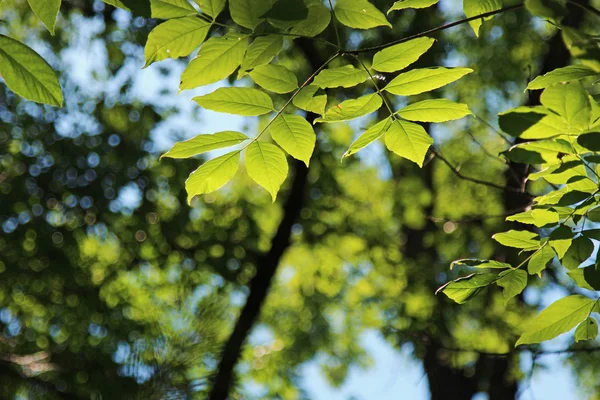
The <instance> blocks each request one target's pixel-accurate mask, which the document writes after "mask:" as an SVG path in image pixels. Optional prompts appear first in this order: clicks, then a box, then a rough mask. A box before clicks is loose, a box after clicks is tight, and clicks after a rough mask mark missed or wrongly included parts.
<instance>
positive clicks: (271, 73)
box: [250, 64, 298, 93]
mask: <svg viewBox="0 0 600 400" xmlns="http://www.w3.org/2000/svg"><path fill="white" fill-rule="evenodd" d="M250 77H251V78H252V80H254V82H256V84H257V85H259V86H260V87H262V88H263V89H266V90H270V91H271V92H275V93H289V92H291V91H293V90H296V89H298V78H296V75H294V73H293V72H292V71H290V70H289V69H287V68H286V67H283V66H281V65H273V64H268V65H261V66H260V67H256V68H254V70H252V72H250Z"/></svg>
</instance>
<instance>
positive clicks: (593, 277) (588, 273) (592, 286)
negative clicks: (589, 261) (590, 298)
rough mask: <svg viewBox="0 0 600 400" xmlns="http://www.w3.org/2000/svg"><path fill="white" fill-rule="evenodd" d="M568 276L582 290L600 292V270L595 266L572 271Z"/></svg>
mask: <svg viewBox="0 0 600 400" xmlns="http://www.w3.org/2000/svg"><path fill="white" fill-rule="evenodd" d="M567 275H569V276H570V277H571V279H573V280H574V281H575V283H577V285H578V286H579V287H580V288H582V289H587V290H593V291H596V290H600V270H598V269H596V266H595V265H589V266H585V267H582V268H576V269H572V270H570V271H569V272H567Z"/></svg>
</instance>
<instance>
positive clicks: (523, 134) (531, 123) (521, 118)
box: [498, 106, 569, 139]
mask: <svg viewBox="0 0 600 400" xmlns="http://www.w3.org/2000/svg"><path fill="white" fill-rule="evenodd" d="M498 124H499V125H500V129H502V130H503V131H504V132H506V133H508V134H509V135H511V136H514V137H520V138H522V139H545V138H550V137H553V136H557V135H560V134H564V133H567V132H568V131H569V126H568V124H567V123H566V121H564V120H563V118H561V117H559V116H558V115H556V114H554V113H552V112H550V111H548V110H547V109H546V108H545V107H542V106H536V107H517V108H513V109H511V110H508V111H505V112H502V113H500V114H498Z"/></svg>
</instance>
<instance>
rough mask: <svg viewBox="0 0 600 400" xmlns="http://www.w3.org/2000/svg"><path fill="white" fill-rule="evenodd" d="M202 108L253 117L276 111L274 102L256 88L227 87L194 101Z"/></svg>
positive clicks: (196, 98)
mask: <svg viewBox="0 0 600 400" xmlns="http://www.w3.org/2000/svg"><path fill="white" fill-rule="evenodd" d="M193 100H194V101H195V102H196V103H198V104H199V105H200V106H201V107H203V108H206V109H207V110H213V111H218V112H223V113H228V114H236V115H244V116H247V117H252V116H256V115H263V114H267V113H270V112H271V111H275V110H274V109H273V100H271V98H270V97H269V96H268V95H267V94H266V93H264V92H261V91H260V90H258V89H254V88H244V87H225V88H219V89H217V90H215V91H214V92H212V93H209V94H207V95H204V96H198V97H194V99H193Z"/></svg>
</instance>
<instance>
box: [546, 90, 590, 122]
mask: <svg viewBox="0 0 600 400" xmlns="http://www.w3.org/2000/svg"><path fill="white" fill-rule="evenodd" d="M541 102H542V104H543V105H544V106H546V108H548V109H549V110H551V111H554V112H555V113H557V114H558V115H560V116H561V117H563V118H564V119H565V120H566V121H567V123H568V124H569V126H570V127H571V128H575V129H586V128H587V127H588V125H589V123H590V114H591V105H590V100H589V97H588V94H587V92H586V91H585V90H584V89H583V88H582V87H581V85H580V84H579V82H574V83H566V84H562V85H555V86H551V87H549V88H547V89H546V90H544V91H543V92H542V96H541Z"/></svg>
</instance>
